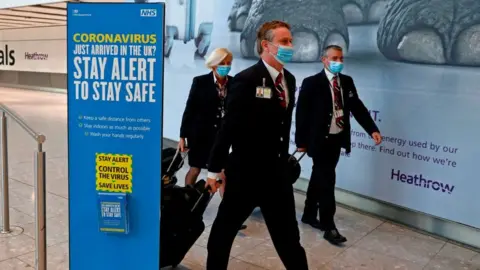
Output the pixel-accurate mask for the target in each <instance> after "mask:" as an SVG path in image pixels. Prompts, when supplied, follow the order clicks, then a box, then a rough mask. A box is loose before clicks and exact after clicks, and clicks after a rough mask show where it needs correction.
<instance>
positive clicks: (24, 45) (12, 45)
mask: <svg viewBox="0 0 480 270" xmlns="http://www.w3.org/2000/svg"><path fill="white" fill-rule="evenodd" d="M65 38H66V27H65V26H55V27H35V28H23V29H7V30H0V70H8V71H32V72H46V73H62V74H65V73H66V55H67V51H66V39H65ZM12 51H13V53H12ZM2 52H3V53H2ZM2 55H3V57H2ZM10 55H12V56H13V57H14V58H15V60H14V61H15V62H14V63H13V61H12V58H11V57H9V56H10ZM2 59H3V61H2Z"/></svg>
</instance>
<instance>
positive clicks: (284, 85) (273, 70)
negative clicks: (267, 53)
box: [262, 60, 290, 106]
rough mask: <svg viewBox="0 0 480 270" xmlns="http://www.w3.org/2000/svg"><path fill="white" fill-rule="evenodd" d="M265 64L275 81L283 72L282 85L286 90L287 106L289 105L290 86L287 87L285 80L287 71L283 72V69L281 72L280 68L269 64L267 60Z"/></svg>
mask: <svg viewBox="0 0 480 270" xmlns="http://www.w3.org/2000/svg"><path fill="white" fill-rule="evenodd" d="M262 62H263V64H264V65H265V67H267V70H268V73H270V76H272V80H273V82H275V80H276V79H277V77H278V74H280V73H282V82H281V85H282V87H283V90H284V91H285V102H286V103H287V106H288V102H289V101H290V99H289V96H288V87H287V81H286V80H285V73H284V72H283V69H282V70H281V71H280V72H279V71H278V70H276V69H275V68H274V67H272V66H270V65H269V64H267V62H265V61H263V60H262ZM272 90H274V91H277V90H275V89H272Z"/></svg>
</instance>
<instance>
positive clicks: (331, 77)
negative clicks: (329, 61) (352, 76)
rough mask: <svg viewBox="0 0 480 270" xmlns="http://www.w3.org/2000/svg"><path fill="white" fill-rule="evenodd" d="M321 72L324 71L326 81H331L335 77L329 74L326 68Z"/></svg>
mask: <svg viewBox="0 0 480 270" xmlns="http://www.w3.org/2000/svg"><path fill="white" fill-rule="evenodd" d="M323 70H325V75H327V79H328V81H332V80H333V77H335V74H333V73H332V72H330V70H328V69H326V68H324V69H323Z"/></svg>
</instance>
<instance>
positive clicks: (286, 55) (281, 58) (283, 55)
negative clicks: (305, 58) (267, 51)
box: [270, 43, 293, 65]
mask: <svg viewBox="0 0 480 270" xmlns="http://www.w3.org/2000/svg"><path fill="white" fill-rule="evenodd" d="M270 44H272V43H270ZM272 45H273V46H275V47H277V48H278V50H277V54H276V55H273V56H274V57H275V59H277V61H278V62H279V63H280V64H282V65H285V63H288V62H290V61H291V60H292V57H293V47H289V46H283V45H275V44H272Z"/></svg>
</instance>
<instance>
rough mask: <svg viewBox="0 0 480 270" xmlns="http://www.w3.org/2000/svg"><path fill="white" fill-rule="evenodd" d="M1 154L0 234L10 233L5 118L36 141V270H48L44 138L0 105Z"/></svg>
mask: <svg viewBox="0 0 480 270" xmlns="http://www.w3.org/2000/svg"><path fill="white" fill-rule="evenodd" d="M0 112H1V114H0V150H1V151H0V154H1V157H2V163H1V165H2V170H1V172H2V178H1V180H2V183H1V187H2V189H1V191H2V193H1V197H2V200H1V201H0V203H1V209H2V212H1V213H2V217H3V218H2V228H1V231H0V233H2V234H8V233H10V232H11V230H10V205H9V190H8V180H9V178H8V143H7V142H8V132H7V116H9V117H10V118H11V119H12V120H13V121H15V122H16V123H17V124H18V125H19V126H20V127H22V128H23V129H24V130H25V131H26V132H27V133H28V134H29V135H30V136H32V138H33V139H35V141H36V142H37V150H36V151H35V153H34V160H35V162H34V175H35V247H36V248H35V269H36V270H46V269H47V230H46V222H47V219H46V188H45V180H46V175H45V172H46V170H45V166H46V162H45V160H46V158H45V157H46V154H45V152H44V151H43V143H44V142H45V140H46V137H45V135H43V134H41V133H38V132H36V131H35V130H33V128H31V127H30V126H29V125H28V124H27V123H26V121H25V120H24V119H23V118H22V117H20V116H19V115H18V114H17V113H15V112H14V111H13V110H11V109H10V108H8V106H6V105H5V104H3V103H0Z"/></svg>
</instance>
